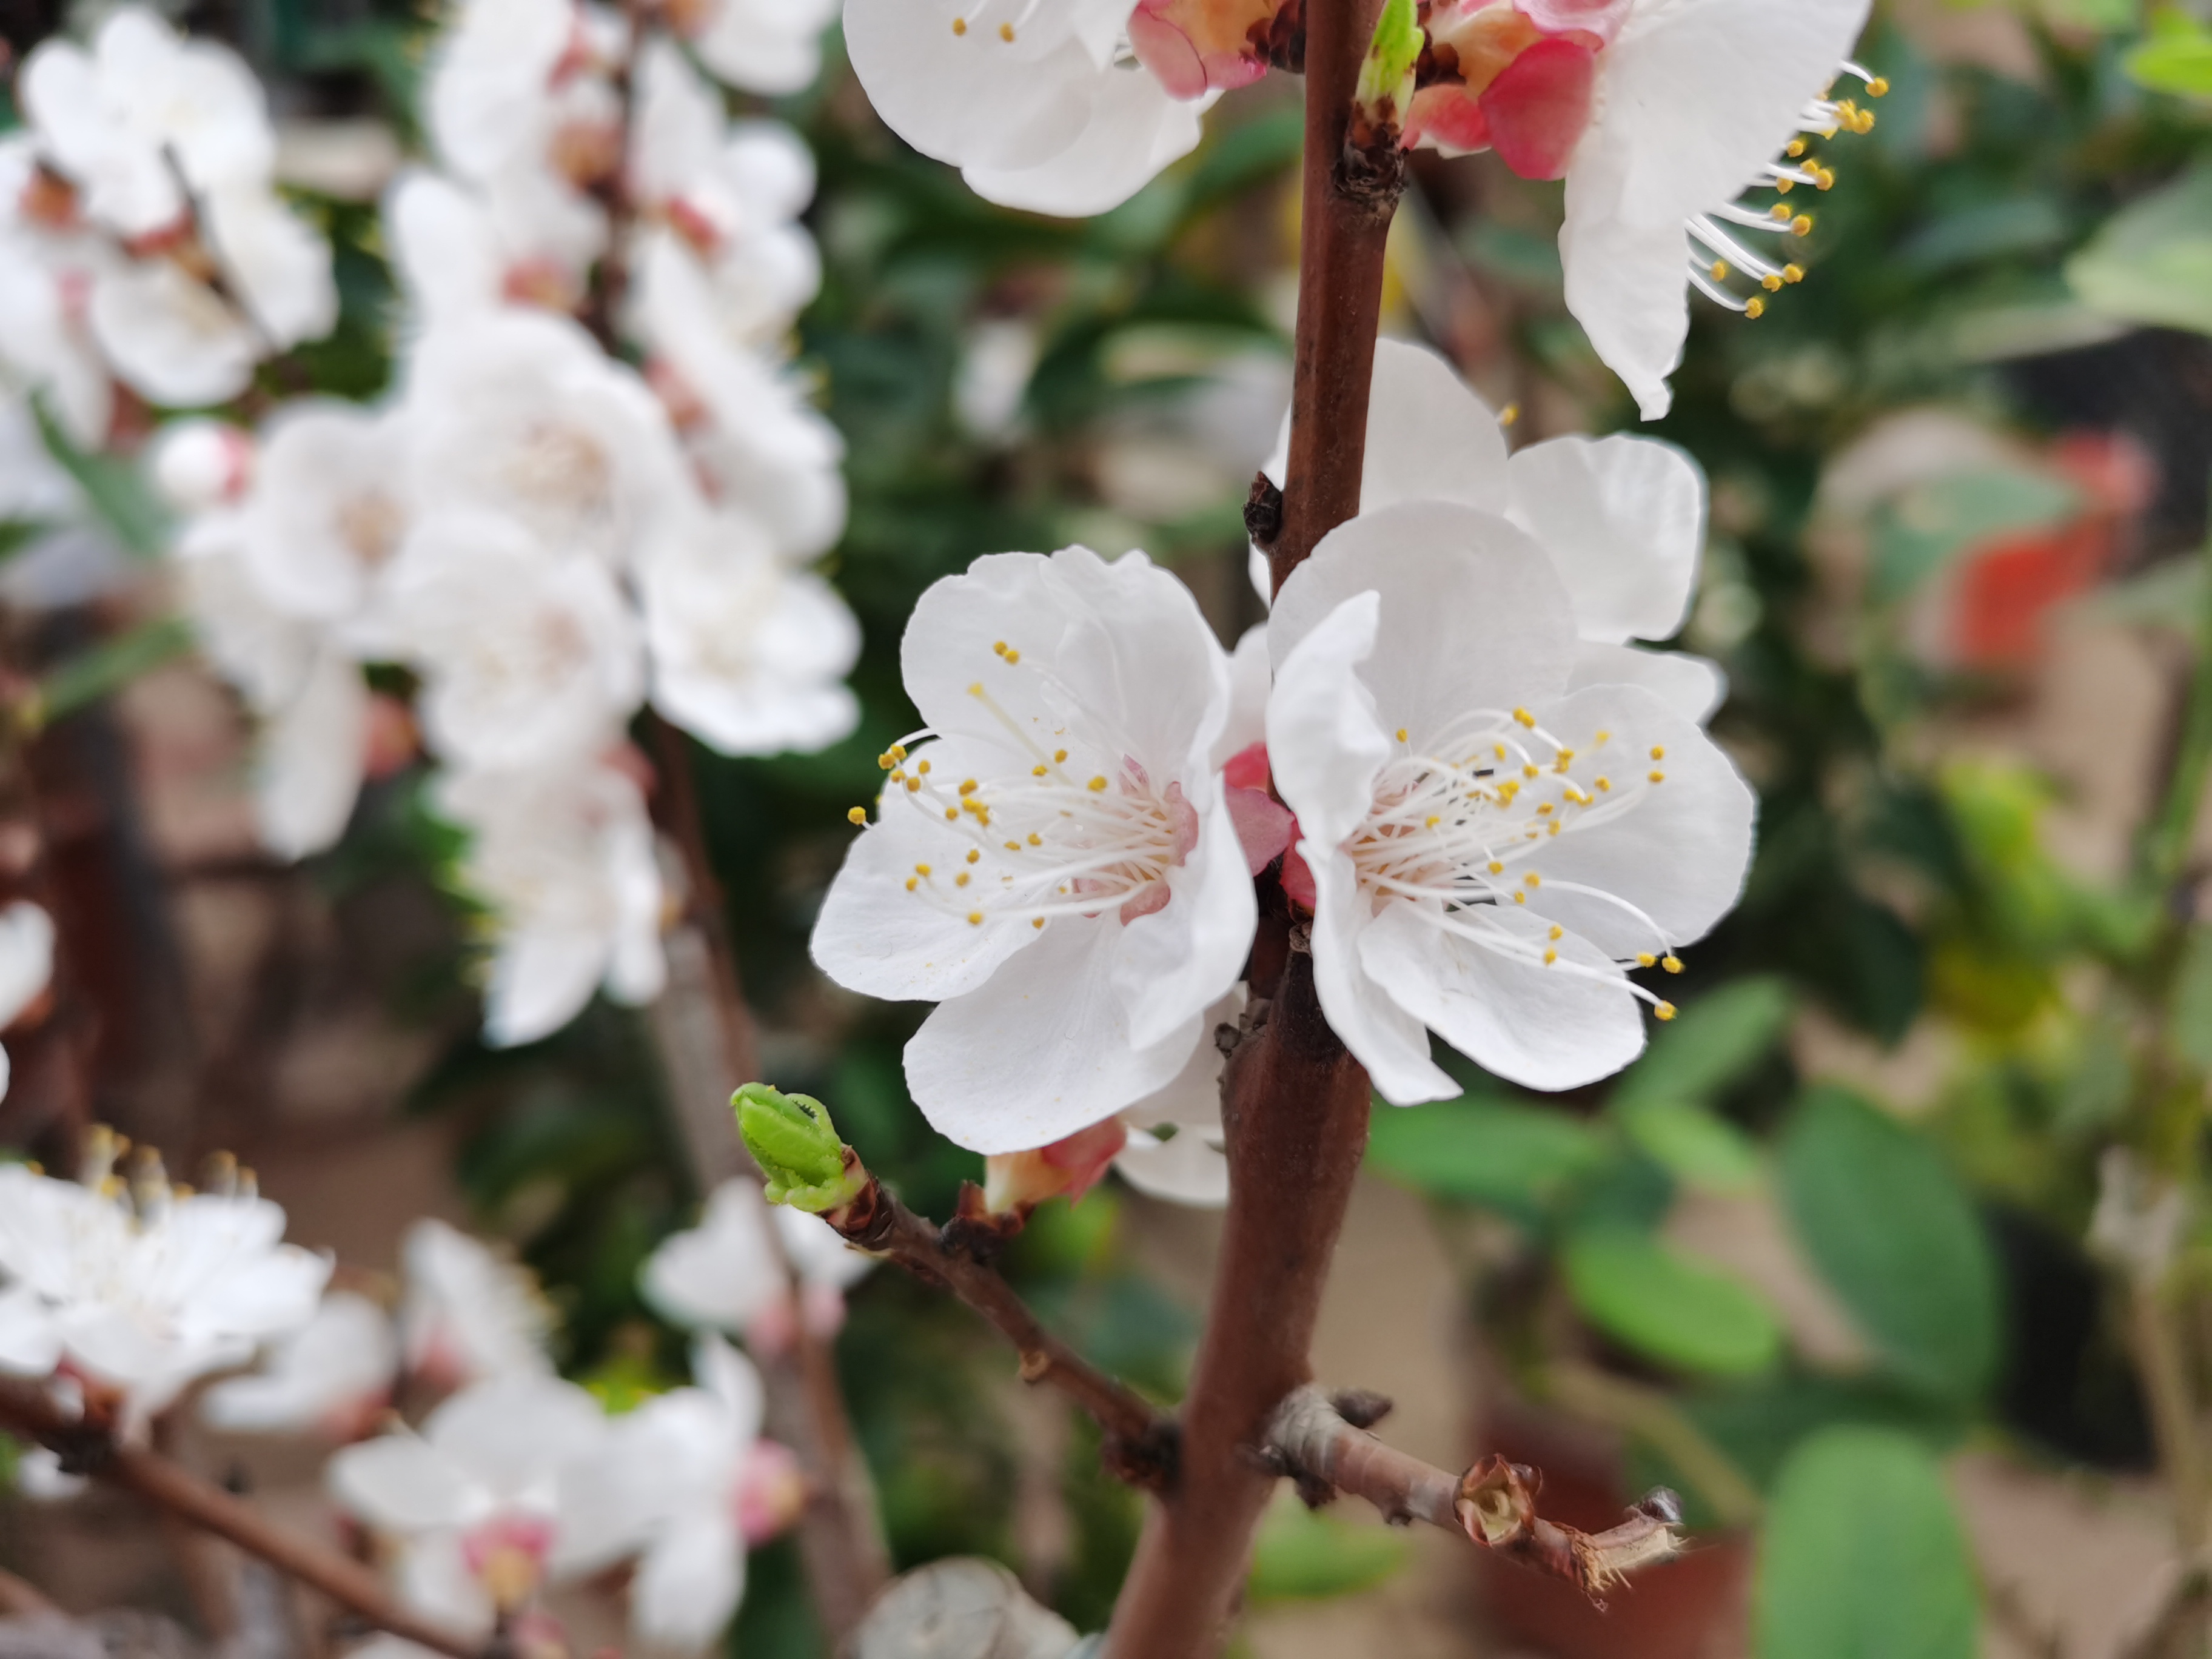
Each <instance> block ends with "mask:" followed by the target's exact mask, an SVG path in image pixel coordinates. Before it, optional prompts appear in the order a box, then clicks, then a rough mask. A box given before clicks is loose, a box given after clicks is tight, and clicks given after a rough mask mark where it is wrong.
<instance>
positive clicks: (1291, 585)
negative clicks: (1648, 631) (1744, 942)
mask: <svg viewBox="0 0 2212 1659" xmlns="http://www.w3.org/2000/svg"><path fill="white" fill-rule="evenodd" d="M1575 634H1576V630H1575V622H1574V614H1573V611H1572V608H1571V602H1570V600H1569V599H1568V596H1567V592H1566V591H1565V588H1564V587H1563V586H1561V584H1560V582H1559V578H1558V577H1557V576H1556V575H1555V574H1553V569H1552V567H1551V564H1550V562H1548V561H1547V559H1546V558H1545V556H1544V554H1543V553H1542V551H1541V550H1540V549H1539V548H1538V547H1537V546H1536V545H1535V544H1534V542H1533V541H1531V540H1530V539H1529V538H1528V536H1527V535H1526V534H1525V533H1524V532H1521V531H1520V530H1517V529H1516V528H1515V527H1514V526H1512V525H1510V524H1509V523H1507V522H1506V521H1505V520H1503V519H1500V518H1496V517H1493V516H1491V515H1488V514H1485V513H1479V512H1477V511H1475V510H1474V509H1472V508H1469V507H1462V506H1459V505H1456V504H1453V503H1444V502H1411V503H1407V504H1403V505H1401V506H1397V507H1389V508H1385V509H1384V510H1383V511H1382V512H1379V513H1363V514H1361V515H1360V516H1359V517H1358V518H1357V519H1355V520H1352V522H1351V523H1350V524H1347V525H1345V526H1340V528H1338V529H1337V530H1335V531H1334V532H1331V533H1330V534H1329V535H1328V537H1326V538H1323V540H1322V544H1321V546H1320V547H1318V548H1316V550H1315V552H1314V554H1313V556H1312V557H1311V558H1310V559H1308V560H1307V561H1306V562H1304V564H1302V565H1301V566H1299V568H1297V570H1296V571H1294V572H1293V573H1292V574H1291V578H1290V580H1288V581H1287V582H1285V584H1284V586H1283V590H1282V592H1281V593H1280V594H1279V596H1278V598H1277V601H1276V605H1275V611H1274V615H1273V617H1272V618H1271V619H1270V622H1269V623H1268V642H1269V649H1270V652H1271V653H1272V655H1273V660H1274V665H1275V683H1274V689H1273V693H1272V695H1271V696H1270V698H1269V701H1268V706H1267V753H1268V758H1269V761H1270V763H1272V765H1273V771H1274V779H1275V782H1276V785H1277V787H1279V789H1280V791H1281V793H1282V797H1283V800H1284V802H1285V805H1288V806H1289V807H1290V808H1291V811H1294V812H1295V813H1296V814H1297V820H1298V826H1299V834H1300V837H1301V838H1300V840H1299V842H1298V844H1297V848H1296V849H1295V850H1296V851H1297V854H1299V856H1300V857H1301V858H1302V859H1303V860H1304V864H1305V865H1306V866H1307V867H1308V868H1309V869H1310V872H1311V880H1312V886H1313V895H1312V908H1313V909H1314V912H1315V916H1314V927H1313V957H1314V975H1315V981H1316V988H1317V990H1318V992H1319V994H1320V997H1321V1001H1322V1008H1323V1010H1324V1011H1325V1012H1327V1014H1328V1020H1329V1024H1330V1025H1331V1026H1332V1027H1334V1030H1336V1032H1337V1034H1338V1036H1340V1037H1342V1038H1343V1039H1344V1042H1345V1044H1346V1047H1348V1048H1350V1049H1351V1050H1352V1053H1353V1054H1355V1055H1356V1056H1358V1059H1359V1060H1360V1061H1361V1062H1362V1063H1363V1064H1364V1065H1365V1066H1366V1067H1367V1069H1368V1072H1369V1074H1370V1076H1371V1077H1372V1078H1373V1079H1374V1080H1375V1085H1376V1089H1377V1091H1380V1092H1381V1093H1382V1095H1383V1097H1384V1098H1386V1099H1388V1100H1389V1101H1392V1102H1394V1103H1397V1104H1401V1105H1403V1104H1409V1103H1414V1102H1418V1101H1423V1100H1436V1099H1443V1098H1446V1097H1450V1096H1453V1095H1455V1094H1457V1093H1458V1092H1459V1091H1460V1085H1458V1084H1457V1083H1455V1081H1454V1080H1453V1079H1451V1078H1450V1077H1449V1076H1448V1075H1447V1074H1446V1073H1443V1071H1442V1070H1441V1069H1440V1068H1438V1067H1437V1066H1436V1065H1435V1064H1434V1063H1433V1062H1432V1061H1431V1060H1430V1058H1429V1051H1428V1040H1427V1033H1426V1031H1425V1030H1424V1027H1426V1028H1428V1030H1435V1031H1436V1032H1437V1033H1438V1034H1439V1035H1441V1036H1443V1037H1444V1039H1445V1040H1446V1041H1448V1042H1450V1043H1451V1044H1452V1046H1453V1047H1455V1048H1458V1049H1459V1050H1460V1051H1461V1052H1462V1054H1466V1055H1468V1058H1470V1059H1472V1060H1475V1061H1476V1062H1477V1063H1478V1064H1480V1065H1481V1066H1484V1067H1485V1068H1486V1069H1487V1070H1489V1071H1491V1072H1492V1073H1496V1074H1497V1075H1498V1076H1500V1077H1504V1078H1506V1079H1510V1080H1512V1081H1514V1082H1517V1083H1521V1084H1522V1085H1526V1086H1528V1087H1530V1088H1538V1089H1565V1088H1572V1087H1575V1086H1577V1085H1580V1084H1583V1083H1588V1082H1591V1081H1593V1080H1595V1079H1598V1078H1601V1077H1603V1076H1605V1075H1607V1073H1611V1072H1613V1071H1616V1070H1618V1069H1619V1068H1620V1066H1624V1065H1626V1063H1627V1062H1628V1061H1629V1060H1632V1059H1633V1058H1634V1057H1635V1055H1636V1054H1637V1053H1638V1051H1639V1050H1640V1049H1641V1048H1642V1047H1643V1045H1644V1026H1643V1022H1642V1020H1641V1018H1639V1016H1638V1009H1637V1004H1638V999H1639V998H1641V999H1643V1000H1646V1001H1650V1002H1653V1003H1655V1004H1656V1005H1657V1006H1658V1008H1659V1012H1660V1013H1661V1016H1662V1018H1665V1017H1668V1016H1670V1015H1671V1013H1672V1012H1673V1011H1672V1008H1671V1006H1669V1005H1666V1004H1663V1003H1661V1002H1660V1000H1659V999H1658V998H1657V997H1656V995H1655V994H1653V993H1651V992H1650V991H1649V990H1646V989H1644V987H1642V986H1640V985H1638V984H1637V983H1636V982H1635V981H1632V979H1631V978H1630V977H1629V975H1630V972H1631V971H1632V970H1633V969H1637V968H1638V967H1649V966H1652V965H1654V964H1657V965H1662V966H1665V967H1667V968H1668V969H1670V970H1671V969H1673V968H1674V967H1675V966H1677V965H1678V962H1677V958H1676V957H1675V951H1677V950H1678V949H1679V948H1680V947H1682V946H1684V945H1688V944H1690V943H1691V942H1692V941H1694V940H1696V939H1699V938H1700V937H1702V936H1703V935H1704V934H1705V933H1706V932H1707V931H1708V930H1709V929H1710V928H1711V927H1712V926H1713V924H1714V923H1715V922H1716V921H1718V920H1719V919H1720V917H1721V916H1722V915H1724V914H1725V913H1726V912H1727V910H1728V909H1729V907H1730V906H1731V905H1733V904H1734V903H1735V899H1736V896H1737V894H1738V892H1739V891H1740V890H1741V886H1742V882H1743V877H1744V871H1745V869H1746V866H1747V864H1748V862H1749V859H1750V852H1751V829H1752V817H1753V797H1752V794H1751V791H1750V790H1749V789H1748V788H1747V787H1746V786H1745V784H1744V782H1743V780H1742V779H1741V777H1740V776H1739V775H1737V773H1736V770H1735V767H1734V766H1733V765H1732V764H1731V763H1729V760H1728V758H1727V757H1726V756H1724V755H1723V753H1722V752H1721V750H1719V749H1718V748H1717V747H1716V746H1715V745H1714V744H1712V742H1711V739H1710V738H1707V737H1706V736H1705V733H1704V732H1702V731H1701V730H1699V727H1698V726H1696V724H1695V723H1694V722H1692V721H1691V720H1687V719H1686V718H1684V717H1683V716H1682V715H1681V714H1679V713H1677V712H1676V711H1674V709H1671V708H1668V706H1667V705H1666V704H1665V703H1663V702H1661V701H1660V700H1659V699H1658V698H1657V697H1656V696H1653V695H1652V694H1651V693H1650V692H1649V691H1646V690H1642V689H1641V688H1639V687H1636V686H1627V685H1611V684H1607V685H1595V686H1591V687H1587V688H1585V689H1583V690H1570V686H1569V679H1570V673H1571V664H1572V662H1573V659H1574V641H1575Z"/></svg>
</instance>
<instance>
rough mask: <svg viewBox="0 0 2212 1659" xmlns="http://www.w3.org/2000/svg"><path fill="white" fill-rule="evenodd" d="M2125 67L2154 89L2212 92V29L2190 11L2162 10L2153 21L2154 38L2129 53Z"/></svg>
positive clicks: (2190, 94)
mask: <svg viewBox="0 0 2212 1659" xmlns="http://www.w3.org/2000/svg"><path fill="white" fill-rule="evenodd" d="M2122 67H2124V69H2125V70H2127V72H2128V74H2129V76H2130V77H2131V78H2133V79H2134V80H2135V81H2136V82H2138V83H2139V84H2141V85H2142V86H2146V87H2148V88H2150V89H2151V90H2152V91H2153V92H2172V93H2179V94H2181V95H2182V96H2183V97H2185V98H2203V97H2207V96H2212V33H2207V32H2206V30H2205V27H2204V25H2203V24H2202V23H2200V22H2198V21H2197V19H2195V18H2193V17H2191V16H2190V15H2188V14H2187V13H2186V12H2184V11H2181V10H2179V9H2175V10H2170V11H2165V12H2161V13H2160V14H2159V15H2158V16H2157V17H2156V18H2155V19H2154V21H2153V23H2152V27H2151V33H2150V38H2149V39H2148V40H2145V41H2144V42H2143V43H2142V45H2141V46H2137V47H2136V49H2135V50H2134V51H2132V52H2130V53H2129V54H2128V55H2127V57H2126V58H2125V59H2124V62H2123V64H2122Z"/></svg>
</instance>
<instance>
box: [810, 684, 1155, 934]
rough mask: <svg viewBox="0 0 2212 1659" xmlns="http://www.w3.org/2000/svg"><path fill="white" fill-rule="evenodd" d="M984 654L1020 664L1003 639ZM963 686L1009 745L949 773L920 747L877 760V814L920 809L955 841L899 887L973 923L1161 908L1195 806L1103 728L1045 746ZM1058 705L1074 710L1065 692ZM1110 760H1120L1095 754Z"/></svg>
mask: <svg viewBox="0 0 2212 1659" xmlns="http://www.w3.org/2000/svg"><path fill="white" fill-rule="evenodd" d="M994 651H995V653H996V654H997V655H998V656H999V657H1000V659H1001V660H1002V661H1004V662H1005V663H1006V665H1008V666H1009V667H1013V666H1017V665H1021V664H1022V663H1023V662H1024V658H1023V655H1022V653H1021V652H1020V651H1018V650H1017V649H1015V648H1013V647H1010V646H1008V645H1006V643H1005V642H1004V641H1000V643H999V644H998V645H997V646H995V647H994ZM1031 666H1032V668H1033V669H1034V671H1036V672H1039V673H1042V674H1044V675H1045V676H1046V678H1047V679H1048V681H1049V680H1050V678H1051V676H1050V674H1049V672H1048V671H1047V670H1045V669H1043V668H1042V667H1041V666H1037V665H1034V664H1032V665H1031ZM968 690H969V695H970V696H973V697H975V699H976V700H977V701H978V702H981V703H982V704H983V706H984V707H985V708H987V709H988V710H989V711H990V713H991V714H992V715H993V716H994V718H995V719H996V720H998V722H999V723H1000V725H1001V726H1005V727H1006V731H1007V732H1009V733H1010V734H1012V738H1013V740H1014V742H1015V744H1017V745H1018V753H1017V754H1012V755H1009V756H1008V757H1007V760H1008V764H1007V765H1006V767H1005V769H1003V770H994V771H993V772H990V773H988V774H984V775H976V776H973V777H963V778H959V779H957V780H956V779H952V778H951V777H949V776H947V775H945V774H942V773H939V772H938V771H937V770H936V769H935V764H934V761H933V757H931V755H930V754H929V752H928V746H927V745H926V746H925V747H924V748H923V749H921V750H918V751H916V752H915V755H914V756H913V757H911V759H909V757H908V752H907V750H906V747H905V745H904V744H893V745H892V746H891V748H890V750H888V751H887V752H886V753H885V754H884V755H883V756H881V757H879V760H878V764H880V765H881V766H883V767H884V769H886V770H888V771H889V772H890V779H889V780H888V781H887V783H886V786H885V788H884V795H883V798H882V799H883V805H882V809H881V810H883V811H919V812H922V813H926V814H927V815H928V816H930V817H933V818H935V819H937V820H938V821H939V822H940V823H942V824H943V825H944V827H945V829H946V830H947V831H948V832H950V833H951V834H952V835H954V836H957V837H958V838H959V839H960V840H961V841H963V842H966V843H967V847H966V850H965V851H964V852H963V853H961V854H959V856H958V859H957V861H955V862H954V863H952V864H951V866H950V867H942V868H941V867H939V866H936V865H933V864H917V865H915V867H914V871H913V873H912V874H910V875H909V876H908V878H907V880H906V888H907V891H908V892H909V893H912V894H914V895H915V896H916V897H917V898H918V899H920V900H921V902H924V903H926V904H932V905H935V906H936V907H938V908H939V909H942V910H945V911H947V912H950V913H951V914H953V915H961V916H964V917H966V918H967V920H968V921H969V923H970V924H971V925H973V926H975V927H981V926H982V925H983V922H984V920H985V919H986V918H987V917H989V916H1023V917H1026V918H1028V920H1029V921H1030V925H1031V926H1032V927H1040V928H1041V927H1043V926H1044V925H1045V922H1046V921H1048V919H1049V918H1051V917H1053V916H1057V915H1079V916H1095V915H1101V914H1102V913H1103V912H1105V911H1108V910H1113V911H1115V912H1116V913H1117V914H1118V915H1119V916H1120V918H1121V921H1123V922H1125V923H1126V922H1131V921H1136V920H1137V919H1138V918H1139V917H1140V916H1147V915H1152V913H1153V912H1155V911H1157V910H1160V909H1163V908H1165V907H1166V905H1167V902H1168V899H1169V890H1168V885H1167V872H1169V870H1170V869H1171V868H1173V867H1174V866H1176V865H1179V864H1181V863H1182V861H1183V860H1184V859H1185V857H1187V856H1188V854H1189V852H1190V850H1191V848H1194V846H1196V845H1197V844H1198V813H1197V811H1196V809H1195V808H1194V807H1193V806H1192V805H1190V803H1189V802H1188V801H1187V800H1185V799H1183V793H1182V785H1181V784H1180V783H1170V784H1169V785H1168V786H1167V787H1166V788H1164V789H1162V788H1159V787H1157V786H1156V785H1155V784H1154V783H1153V782H1152V777H1151V775H1149V774H1148V773H1147V772H1146V769H1145V768H1144V767H1143V765H1142V764H1141V763H1139V762H1138V761H1137V760H1136V759H1135V758H1134V757H1133V756H1131V755H1130V754H1129V752H1128V750H1129V748H1130V747H1131V745H1129V744H1127V743H1125V742H1123V741H1121V740H1120V739H1119V738H1118V734H1115V733H1114V732H1099V733H1094V734H1091V737H1089V738H1085V737H1084V736H1080V735H1078V734H1076V733H1073V732H1063V733H1062V734H1061V736H1062V737H1063V738H1065V739H1066V742H1065V744H1062V745H1061V746H1056V747H1054V748H1053V749H1051V750H1045V749H1043V748H1042V747H1040V746H1039V745H1038V744H1037V743H1036V740H1035V739H1034V738H1031V737H1030V734H1029V732H1027V731H1025V730H1024V729H1023V726H1022V725H1021V723H1020V722H1018V721H1017V720H1014V718H1013V717H1012V715H1010V714H1007V713H1006V710H1005V709H1004V708H1001V707H1000V704H999V702H997V700H996V699H994V697H993V696H991V694H990V693H989V692H988V691H987V690H985V689H984V687H983V684H982V682H981V681H980V680H979V681H977V682H976V683H975V684H973V685H971V686H969V688H968ZM1063 690H1064V688H1063ZM1064 706H1066V707H1068V708H1077V707H1079V706H1080V705H1079V702H1078V700H1077V699H1076V698H1075V697H1074V696H1073V694H1068V695H1066V696H1065V698H1064ZM1086 713H1091V711H1086ZM1093 718H1097V716H1096V715H1095V714H1093ZM1101 723H1102V724H1108V723H1109V722H1105V721H1103V720H1101ZM1113 755H1118V756H1119V757H1120V758H1119V759H1117V760H1112V761H1107V760H1105V759H1104V758H1103V757H1107V756H1113ZM1024 758H1026V761H1027V763H1026V764H1023V763H1022V761H1023V759H1024ZM900 803H903V805H900ZM854 811H855V812H858V813H861V816H862V817H865V816H866V814H865V813H864V812H861V809H860V808H857V807H856V808H854Z"/></svg>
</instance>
